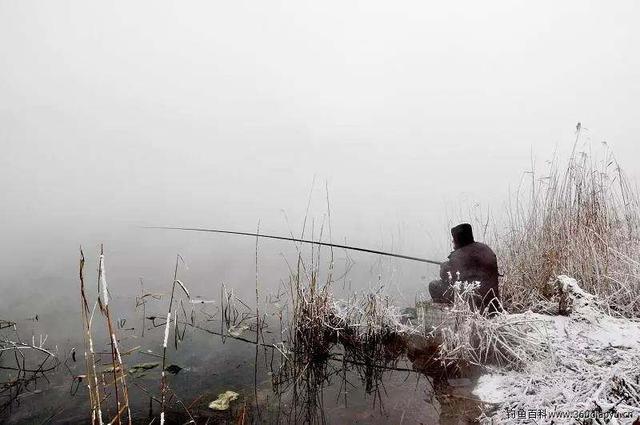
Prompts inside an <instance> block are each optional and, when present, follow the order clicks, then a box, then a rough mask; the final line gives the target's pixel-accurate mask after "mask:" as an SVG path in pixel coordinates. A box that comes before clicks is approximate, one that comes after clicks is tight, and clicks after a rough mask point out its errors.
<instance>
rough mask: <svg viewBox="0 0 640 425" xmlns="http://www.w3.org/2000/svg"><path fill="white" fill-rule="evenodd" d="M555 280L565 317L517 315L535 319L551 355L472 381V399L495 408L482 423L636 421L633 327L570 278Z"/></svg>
mask: <svg viewBox="0 0 640 425" xmlns="http://www.w3.org/2000/svg"><path fill="white" fill-rule="evenodd" d="M558 279H559V280H558V282H559V284H560V285H561V286H563V287H564V290H565V291H566V292H567V293H568V294H569V296H570V297H571V301H572V303H573V307H572V312H571V314H570V315H569V316H548V315H542V314H537V313H532V312H527V313H523V314H522V315H520V316H523V317H524V318H527V319H530V320H539V321H540V323H541V324H542V325H543V326H542V329H543V330H544V332H546V337H547V338H548V342H549V346H550V348H551V350H550V351H549V352H548V353H546V355H543V356H541V358H540V359H539V360H537V361H535V362H532V363H531V364H529V365H527V366H526V367H525V368H524V370H520V371H507V370H494V371H493V372H492V373H489V374H486V375H483V376H482V377H481V378H480V379H479V381H478V384H477V386H476V388H475V389H474V390H473V392H474V394H475V395H476V396H477V397H479V398H480V399H482V400H483V401H485V402H487V403H491V404H492V405H493V407H494V408H493V409H491V410H490V411H489V412H488V413H487V417H486V418H485V419H486V422H487V423H493V424H510V423H532V424H533V423H535V424H544V423H549V424H550V423H555V424H563V423H611V424H633V423H634V421H635V420H636V419H638V418H640V322H638V321H632V320H629V319H625V318H616V317H612V316H609V315H607V314H605V313H604V312H603V310H602V309H601V308H599V306H598V301H597V299H596V298H595V297H593V296H592V295H590V294H587V293H585V292H583V291H582V290H581V289H580V288H579V286H578V285H577V283H576V281H575V280H573V279H571V278H568V277H566V276H560V277H559V278H558ZM637 423H640V419H638V422H637Z"/></svg>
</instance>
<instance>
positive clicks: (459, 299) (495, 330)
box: [431, 282, 550, 369]
mask: <svg viewBox="0 0 640 425" xmlns="http://www.w3.org/2000/svg"><path fill="white" fill-rule="evenodd" d="M476 286H477V285H474V284H468V283H466V282H456V283H455V284H454V294H455V296H454V304H453V306H452V307H451V308H450V309H449V310H448V312H447V315H446V316H447V317H446V320H445V321H444V322H443V323H442V325H441V326H438V327H436V328H435V329H433V330H432V331H431V335H432V336H434V337H435V338H438V340H440V341H441V343H440V346H439V357H440V359H441V360H442V361H443V362H444V363H445V364H458V363H467V364H472V365H477V366H484V365H487V364H494V365H498V366H503V367H507V368H510V369H518V368H522V367H524V366H525V365H527V364H529V363H530V362H531V361H534V360H537V359H542V358H546V357H548V356H549V355H550V350H549V341H548V336H547V335H546V332H545V329H544V326H542V322H541V321H540V320H538V319H536V318H535V317H528V316H526V315H511V314H508V313H506V312H503V313H498V314H496V315H495V316H493V317H491V318H489V317H486V316H484V315H482V314H480V313H479V312H478V311H476V310H474V309H472V308H470V304H469V298H470V296H471V295H472V293H473V291H474V289H475V287H476Z"/></svg>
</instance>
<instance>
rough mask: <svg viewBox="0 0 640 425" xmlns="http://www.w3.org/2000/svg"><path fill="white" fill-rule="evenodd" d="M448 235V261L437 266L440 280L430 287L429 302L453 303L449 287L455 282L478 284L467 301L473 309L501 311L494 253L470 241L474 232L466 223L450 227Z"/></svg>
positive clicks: (480, 244) (479, 243)
mask: <svg viewBox="0 0 640 425" xmlns="http://www.w3.org/2000/svg"><path fill="white" fill-rule="evenodd" d="M451 236H452V237H453V251H452V252H451V254H449V260H448V261H446V262H444V263H442V265H441V267H440V280H434V281H433V282H431V283H430V284H429V293H430V295H431V299H432V300H433V302H437V303H447V304H452V303H453V295H454V293H453V288H452V284H453V283H454V282H455V281H461V282H470V283H471V282H480V286H479V287H478V288H477V289H476V290H475V293H474V295H473V296H472V297H471V299H470V302H471V304H472V308H476V309H479V310H480V312H482V313H488V314H493V313H495V312H496V311H500V309H501V307H500V291H499V288H498V262H497V259H496V255H495V254H494V252H493V250H492V249H491V248H489V247H488V246H487V245H485V244H483V243H481V242H475V241H474V240H473V230H472V229H471V225H470V224H468V223H463V224H460V225H458V226H456V227H454V228H452V229H451Z"/></svg>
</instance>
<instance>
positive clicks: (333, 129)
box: [0, 0, 640, 287]
mask: <svg viewBox="0 0 640 425" xmlns="http://www.w3.org/2000/svg"><path fill="white" fill-rule="evenodd" d="M638 18H640V4H638V2H636V1H617V2H604V1H602V2H589V1H571V2H569V1H565V2H555V1H554V2H552V1H536V2H524V1H511V0H510V1H501V2H495V1H494V2H491V1H488V2H475V1H464V2H462V1H459V2H424V1H415V2H413V1H412V2H397V1H394V2H391V1H389V2H381V1H372V0H367V1H328V0H325V1H315V2H307V1H300V0H296V1H288V2H275V1H231V2H228V1H227V2H220V1H189V2H185V1H179V2H178V1H176V2H167V1H160V2H130V1H127V2H125V1H120V2H91V1H56V2H45V1H40V2H35V1H27V0H20V1H9V0H0V153H1V155H0V184H1V185H2V189H1V192H0V287H9V286H11V285H15V284H16V282H17V281H18V280H19V277H20V276H21V274H22V273H23V271H24V270H25V267H26V268H36V269H38V270H40V272H39V273H40V274H41V275H46V273H47V270H54V269H55V268H56V267H58V266H59V265H60V264H64V267H65V270H67V267H69V270H71V267H73V266H75V264H74V263H73V262H72V261H75V258H76V256H77V247H78V246H79V245H80V244H83V245H85V246H90V247H91V249H93V248H95V247H96V246H97V244H98V243H100V242H107V243H108V246H109V247H110V248H111V249H113V250H116V251H117V250H118V249H122V248H121V247H119V243H120V244H121V245H125V244H128V243H130V241H131V240H136V241H138V242H140V243H142V244H143V245H144V244H147V245H153V246H156V245H158V244H162V243H165V244H166V245H165V248H167V250H172V249H173V246H172V245H171V243H170V242H167V241H165V242H162V240H163V239H162V238H164V237H165V236H166V235H162V236H160V235H153V236H148V235H149V234H148V233H144V232H141V231H140V230H139V229H136V228H135V226H137V225H145V224H150V225H153V224H169V225H187V226H212V227H223V228H225V227H226V228H233V229H240V230H252V229H255V228H256V226H257V222H258V220H260V223H261V229H262V230H264V231H270V232H274V233H282V232H285V231H286V229H287V225H286V222H285V219H284V215H283V212H282V211H285V212H286V215H287V217H288V219H289V221H290V225H291V227H292V228H294V229H296V231H299V230H300V228H301V225H302V221H303V219H304V215H305V209H306V205H307V198H308V196H309V192H310V190H311V187H312V181H314V177H315V190H314V192H313V197H312V206H311V215H312V216H314V217H317V220H320V219H321V217H322V214H323V213H325V211H326V200H325V184H326V185H327V186H328V189H329V196H330V205H331V220H332V237H333V239H334V240H341V241H344V240H345V238H346V239H347V240H348V241H349V242H350V243H354V244H361V245H370V246H371V245H375V246H382V244H384V245H385V246H387V247H389V246H390V244H391V243H398V241H397V240H395V241H394V240H393V239H394V238H396V237H401V238H404V241H403V251H411V252H409V253H410V254H413V255H421V254H424V255H427V254H429V255H446V254H447V249H448V241H447V240H446V238H444V239H443V240H441V239H440V236H441V235H445V236H446V226H447V225H448V224H449V221H452V220H453V221H455V220H457V219H458V218H460V219H464V216H463V215H464V214H462V216H459V217H458V216H457V215H456V214H457V213H455V212H452V211H455V208H456V205H458V204H459V203H461V202H462V203H464V202H467V201H470V202H476V201H477V202H481V203H482V204H483V205H486V206H487V207H489V208H491V210H492V211H494V212H495V213H496V214H499V213H500V209H501V205H502V204H501V202H502V201H503V200H504V199H505V197H506V195H507V193H508V191H509V186H515V185H517V184H518V182H519V181H520V178H521V177H522V175H523V172H524V171H526V170H528V169H530V168H531V161H532V155H533V157H534V158H535V162H536V164H537V165H538V166H540V167H541V168H542V167H543V166H544V161H545V160H546V159H549V158H550V157H551V155H552V154H553V152H554V150H555V149H556V148H557V149H558V150H560V151H566V150H569V149H570V146H571V144H572V142H573V137H574V130H575V125H576V123H577V122H582V124H583V126H584V127H585V128H586V129H587V130H586V131H585V136H586V137H585V141H588V140H591V142H592V143H593V145H594V146H597V145H598V144H599V143H600V142H601V141H603V140H606V141H607V142H608V143H609V145H610V146H612V147H613V148H614V151H615V153H616V155H617V157H618V158H619V159H620V161H621V163H622V165H623V166H624V167H625V169H626V170H627V171H628V172H629V174H631V176H632V178H633V179H634V181H637V179H638V176H640V165H638V161H637V153H636V152H637V148H636V144H637V136H638V134H640V133H639V130H640V120H639V119H638V118H639V116H638V111H639V108H638V99H640V75H639V70H640V55H638V53H637V52H638V51H639V47H640V43H639V42H640V27H639V26H638ZM443 229H444V231H442V230H443ZM441 231H442V232H441ZM394 235H395V236H394ZM430 235H431V236H430ZM146 238H149V239H146ZM151 240H152V241H153V243H152V242H150V241H151ZM220 243H223V242H220ZM224 243H227V242H224ZM234 243H235V242H234ZM252 243H253V242H251V241H249V242H248V247H249V250H251V248H250V246H251V244H252ZM439 243H441V245H440V246H437V245H438V244H439ZM240 244H241V245H242V243H240ZM234 246H235V245H234ZM242 246H243V247H246V246H245V245H242ZM248 255H249V257H251V255H252V254H251V252H249V253H248ZM164 266H167V267H168V268H170V266H171V265H170V264H165V265H164ZM167 267H165V268H167ZM162 271H163V272H164V271H165V270H164V269H163V270H162ZM71 278H75V276H74V275H71Z"/></svg>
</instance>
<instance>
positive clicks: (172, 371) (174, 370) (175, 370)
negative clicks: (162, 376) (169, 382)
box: [164, 364, 183, 375]
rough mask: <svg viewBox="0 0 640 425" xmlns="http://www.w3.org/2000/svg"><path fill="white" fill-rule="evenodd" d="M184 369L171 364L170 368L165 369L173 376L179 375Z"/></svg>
mask: <svg viewBox="0 0 640 425" xmlns="http://www.w3.org/2000/svg"><path fill="white" fill-rule="evenodd" d="M182 369H183V368H182V367H180V366H178V365H177V364H170V365H169V366H167V367H165V368H164V370H165V371H167V372H169V373H170V374H172V375H177V374H178V372H180V371H181V370H182Z"/></svg>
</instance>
